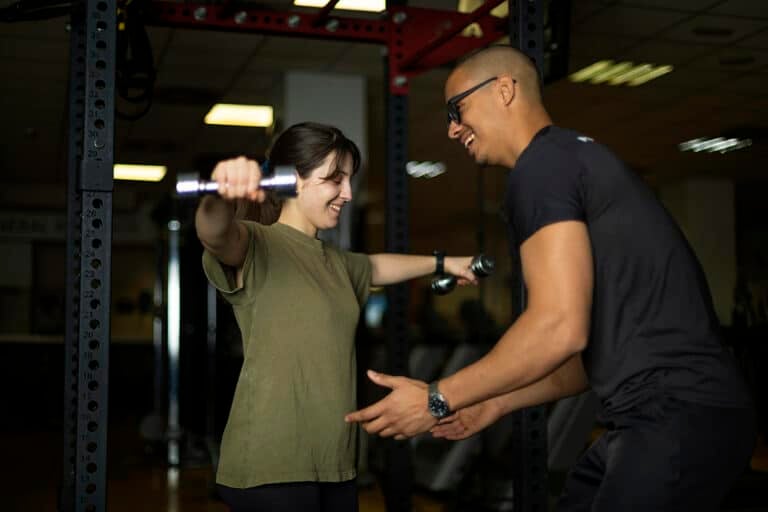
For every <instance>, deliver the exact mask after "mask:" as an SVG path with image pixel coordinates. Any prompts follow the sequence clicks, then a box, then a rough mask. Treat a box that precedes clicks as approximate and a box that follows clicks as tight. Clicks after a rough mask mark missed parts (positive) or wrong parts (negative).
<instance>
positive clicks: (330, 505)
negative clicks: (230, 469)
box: [216, 480, 357, 512]
mask: <svg viewBox="0 0 768 512" xmlns="http://www.w3.org/2000/svg"><path fill="white" fill-rule="evenodd" d="M216 487H217V488H218V490H219V496H221V499H222V500H224V503H226V504H227V505H228V506H229V510H230V511H231V512H357V485H356V484H355V480H349V481H347V482H292V483H286V484H268V485H260V486H258V487H249V488H247V489H234V488H232V487H226V486H224V485H217V486H216Z"/></svg>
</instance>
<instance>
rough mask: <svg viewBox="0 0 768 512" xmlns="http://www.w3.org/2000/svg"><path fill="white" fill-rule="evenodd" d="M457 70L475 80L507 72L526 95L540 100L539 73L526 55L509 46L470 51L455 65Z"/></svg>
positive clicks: (455, 71)
mask: <svg viewBox="0 0 768 512" xmlns="http://www.w3.org/2000/svg"><path fill="white" fill-rule="evenodd" d="M457 72H461V73H465V74H466V75H467V76H469V77H471V78H473V79H474V80H476V81H480V80H485V79H487V78H489V77H492V76H499V75H502V74H508V75H510V76H511V77H512V78H514V79H515V80H517V86H518V87H520V88H521V89H522V90H523V91H524V92H525V96H526V97H528V98H529V99H531V100H534V101H541V85H540V81H539V73H538V72H537V71H536V68H535V67H534V65H533V63H532V62H531V59H529V58H528V56H527V55H525V54H524V53H523V52H521V51H519V50H516V49H515V48H512V47H511V46H502V45H497V46H489V47H488V48H483V49H482V50H478V51H476V52H473V53H470V54H469V55H467V56H466V57H464V58H463V59H462V60H461V61H459V63H458V64H457V65H456V69H455V70H454V73H457Z"/></svg>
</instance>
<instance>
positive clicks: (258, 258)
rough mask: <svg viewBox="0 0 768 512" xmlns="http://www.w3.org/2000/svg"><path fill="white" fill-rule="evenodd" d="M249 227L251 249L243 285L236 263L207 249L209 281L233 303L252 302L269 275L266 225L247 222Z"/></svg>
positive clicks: (206, 269) (207, 274) (205, 264)
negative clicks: (219, 258)
mask: <svg viewBox="0 0 768 512" xmlns="http://www.w3.org/2000/svg"><path fill="white" fill-rule="evenodd" d="M243 224H245V227H246V229H247V230H248V250H247V252H246V255H245V262H244V263H243V286H238V285H237V281H236V275H235V271H236V269H234V268H233V267H230V266H228V265H224V264H223V263H221V262H220V261H219V260H218V259H216V257H215V256H214V255H213V254H211V253H210V252H209V251H208V250H203V271H204V272H205V276H206V277H207V278H208V281H209V282H210V283H211V284H212V285H213V287H214V288H216V289H217V290H218V291H220V292H221V294H222V296H223V297H224V299H226V300H227V302H229V303H230V304H233V305H238V304H245V303H248V302H251V301H252V300H253V299H254V298H255V297H256V294H257V293H258V291H259V289H260V288H261V286H262V285H263V283H264V280H265V279H266V275H267V244H266V241H265V239H264V232H263V229H262V226H261V225H259V224H257V223H255V222H243Z"/></svg>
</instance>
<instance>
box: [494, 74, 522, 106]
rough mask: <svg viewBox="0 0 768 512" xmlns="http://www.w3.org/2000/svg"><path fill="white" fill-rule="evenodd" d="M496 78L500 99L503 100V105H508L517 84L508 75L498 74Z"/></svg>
mask: <svg viewBox="0 0 768 512" xmlns="http://www.w3.org/2000/svg"><path fill="white" fill-rule="evenodd" d="M497 80H498V88H499V92H500V93H501V100H502V101H503V102H504V106H508V105H509V104H510V103H512V100H513V99H515V92H516V91H515V86H516V85H517V84H516V83H515V81H514V80H513V79H512V77H510V76H509V75H500V76H499V78H498V79H497Z"/></svg>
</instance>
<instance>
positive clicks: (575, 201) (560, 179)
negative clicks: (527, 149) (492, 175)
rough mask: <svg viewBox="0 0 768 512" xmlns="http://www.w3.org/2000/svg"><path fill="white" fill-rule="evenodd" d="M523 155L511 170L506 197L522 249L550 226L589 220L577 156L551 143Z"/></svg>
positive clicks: (510, 217) (509, 214) (507, 209)
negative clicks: (529, 239) (586, 215)
mask: <svg viewBox="0 0 768 512" xmlns="http://www.w3.org/2000/svg"><path fill="white" fill-rule="evenodd" d="M542 146H543V145H542ZM532 149H533V148H532ZM523 156H524V157H525V158H524V159H521V161H518V165H517V166H515V168H514V169H513V170H512V171H511V174H510V180H509V183H508V189H507V196H506V211H507V219H508V221H509V222H510V224H511V226H510V227H511V228H512V230H513V232H514V237H515V241H516V243H517V245H518V246H519V245H522V244H523V242H525V241H526V240H527V239H528V238H530V237H531V236H532V235H533V234H534V233H536V231H538V230H539V229H541V228H543V227H544V226H547V225H549V224H554V223H555V222H561V221H566V220H580V221H584V220H585V214H584V211H585V210H584V200H583V188H582V171H581V166H580V165H579V164H578V161H577V160H576V155H573V156H570V157H569V156H568V155H567V154H566V153H565V152H564V151H563V150H562V149H560V148H558V147H557V146H554V145H552V144H548V145H547V146H545V147H538V148H536V151H535V153H530V154H524V155H523Z"/></svg>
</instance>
